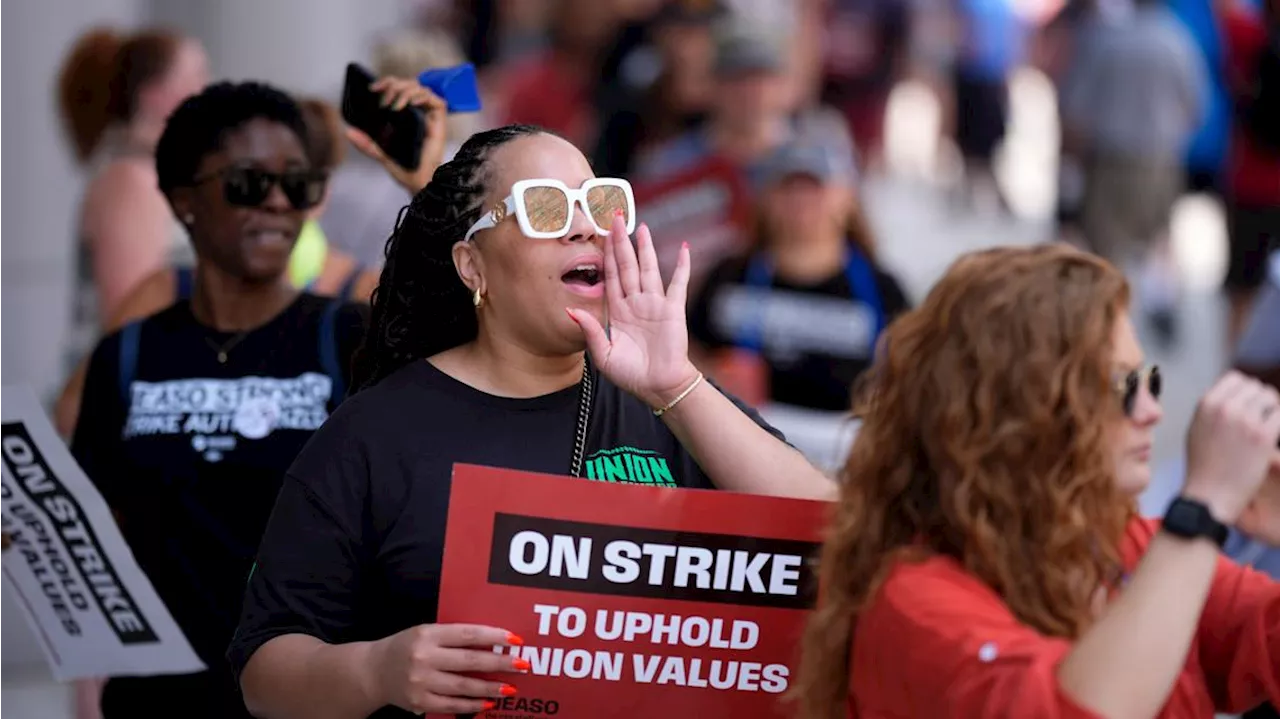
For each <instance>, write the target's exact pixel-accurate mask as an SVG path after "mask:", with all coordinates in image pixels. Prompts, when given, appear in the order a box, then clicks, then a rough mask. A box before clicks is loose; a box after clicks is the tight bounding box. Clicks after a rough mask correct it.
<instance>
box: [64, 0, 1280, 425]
mask: <svg viewBox="0 0 1280 719" xmlns="http://www.w3.org/2000/svg"><path fill="white" fill-rule="evenodd" d="M1274 16H1275V9H1274V3H1273V2H1271V3H1269V4H1268V3H1262V2H1256V1H1255V0H1215V2H1214V3H1212V4H1211V3H1210V2H1208V0H1174V1H1171V2H1163V1H1161V0H1070V1H1069V2H1066V3H1065V4H1061V5H1058V4H1054V3H1052V2H1051V1H1050V0H1045V1H1044V2H1038V3H1014V2H1013V1H1012V0H956V1H954V2H943V1H942V0H788V1H787V2H752V1H750V0H730V1H713V0H705V1H699V0H679V1H673V2H666V1H663V0H611V1H610V2H599V1H592V0H558V1H554V2H552V1H550V0H526V1H521V2H501V1H498V0H493V1H489V2H473V3H449V2H430V3H421V4H419V17H418V18H417V27H416V28H411V29H401V30H399V31H397V32H396V33H394V34H392V35H390V36H388V37H386V38H384V39H383V40H382V41H381V42H379V43H378V45H377V47H376V49H375V52H374V62H373V65H374V67H373V68H372V69H374V70H375V71H376V74H378V75H379V76H393V77H414V76H416V74H417V73H418V72H420V71H422V70H423V69H426V68H431V67H444V66H451V65H456V64H458V63H461V62H464V61H468V62H471V63H474V65H475V66H476V67H477V70H478V74H479V83H480V86H481V88H482V97H483V99H484V108H483V110H482V111H481V112H480V113H478V114H459V115H451V116H450V117H449V120H448V132H447V138H448V139H447V143H448V144H447V147H446V159H447V157H448V153H450V152H452V151H453V150H455V149H456V148H457V147H458V146H459V145H460V144H461V142H462V141H463V140H465V139H466V138H467V137H468V136H469V135H470V134H472V133H473V132H476V131H478V130H480V129H483V128H486V127H492V126H496V125H501V124H506V123H511V122H520V123H529V124H534V125H538V126H541V127H544V128H547V129H549V130H551V131H553V132H556V133H558V134H560V135H561V136H562V137H564V138H566V139H568V140H569V141H571V142H573V143H574V144H575V145H577V146H578V147H579V148H580V149H582V150H583V151H584V152H585V153H586V154H587V155H588V157H589V158H590V159H591V162H592V164H593V167H594V169H595V171H596V172H597V173H598V174H600V175H602V176H617V177H625V178H627V179H629V180H631V182H632V183H633V185H634V187H635V191H636V196H637V200H638V202H639V205H640V213H641V215H642V216H643V217H644V219H645V221H646V222H647V223H648V224H649V226H650V227H651V228H652V229H653V231H654V235H655V237H656V238H657V242H658V243H659V245H658V248H657V249H658V255H659V259H660V262H661V263H662V266H663V270H664V272H665V273H667V274H669V272H670V269H671V267H672V263H673V262H674V260H675V253H676V250H677V248H679V246H680V245H681V243H682V242H683V241H685V240H690V239H696V241H695V242H692V243H691V246H692V252H693V259H694V272H695V276H694V289H695V292H694V295H695V297H696V298H697V299H696V300H695V301H692V302H691V303H690V306H691V330H692V331H693V333H694V338H695V339H696V340H697V345H698V350H699V351H700V362H701V363H704V364H707V366H713V365H714V366H716V367H718V371H719V374H720V375H721V376H723V377H724V378H726V379H725V381H727V382H730V383H732V384H733V386H734V388H735V389H737V390H738V391H740V392H741V393H742V394H743V395H744V396H746V397H751V398H764V397H766V396H767V397H771V398H772V399H773V400H775V401H777V402H782V403H788V404H795V405H799V406H806V407H814V408H820V409H843V408H844V407H845V406H846V404H847V403H846V402H845V397H846V396H847V392H842V391H838V388H840V387H844V388H847V387H848V386H849V385H850V384H851V382H852V379H853V378H854V377H855V376H856V374H857V373H858V371H859V370H860V369H861V368H862V367H863V366H865V364H866V362H865V360H866V358H867V356H868V348H870V347H871V346H872V344H873V341H874V336H875V334H876V329H877V328H879V327H883V325H884V323H885V321H886V320H887V319H888V318H891V317H892V316H893V315H894V314H895V313H896V312H898V311H900V310H901V309H902V308H904V307H905V306H906V305H907V304H908V298H907V297H906V296H905V295H904V292H903V291H902V289H901V287H900V286H899V283H898V282H897V280H896V279H895V278H894V277H893V276H892V273H890V272H888V271H886V270H885V268H884V267H882V266H881V263H880V262H878V261H877V250H876V248H877V243H878V242H883V241H885V238H876V237H874V236H873V233H872V231H871V225H870V224H869V223H868V222H867V219H866V217H867V212H868V209H867V208H866V207H864V200H863V195H862V193H861V192H860V188H862V187H863V186H864V184H865V182H866V181H867V180H868V178H874V177H875V176H876V175H879V174H883V173H885V172H886V164H885V159H884V145H885V131H884V130H885V117H886V107H887V104H888V100H889V97H890V94H891V92H892V91H893V90H894V88H895V87H897V86H898V85H899V84H900V83H903V82H905V81H908V80H915V81H920V82H923V83H924V84H925V85H926V86H927V87H929V88H930V89H931V90H932V91H933V93H934V94H935V96H936V98H937V100H938V102H939V104H940V105H941V107H943V108H944V112H943V117H944V120H943V122H942V124H941V134H942V135H943V137H942V139H943V140H944V142H943V143H942V146H943V147H945V148H947V149H948V151H951V152H954V153H957V154H958V155H959V156H960V157H962V158H963V170H964V171H963V179H962V180H961V181H960V182H959V183H957V184H956V186H955V187H954V188H952V190H953V193H954V197H955V200H956V202H957V203H960V204H962V205H963V206H964V207H967V208H980V207H988V206H991V205H994V206H995V207H996V208H998V210H999V211H1001V212H1005V213H1007V212H1008V211H1009V209H1008V208H1009V204H1008V201H1007V199H1006V194H1007V192H1006V188H1004V187H1003V186H1002V182H1001V181H1000V180H999V179H998V178H997V177H996V174H995V173H994V172H993V163H994V159H995V157H996V155H997V153H998V152H999V151H1000V148H1001V144H1002V141H1003V139H1004V137H1005V135H1006V129H1007V125H1008V121H1009V116H1010V102H1009V82H1010V79H1011V77H1012V75H1013V73H1014V72H1015V71H1017V70H1018V69H1019V68H1026V67H1034V68H1036V69H1038V70H1039V71H1041V72H1043V73H1044V74H1045V75H1046V76H1047V77H1048V78H1049V79H1050V80H1051V81H1052V82H1053V84H1054V86H1055V88H1056V89H1057V94H1058V99H1059V102H1058V107H1059V115H1060V121H1061V122H1060V126H1061V129H1062V132H1061V153H1060V162H1059V179H1058V183H1057V186H1058V195H1059V201H1058V208H1057V212H1056V216H1055V220H1056V225H1057V227H1058V230H1059V234H1060V236H1061V237H1062V238H1063V239H1067V240H1069V241H1072V242H1076V243H1078V244H1081V245H1083V246H1085V247H1088V248H1090V249H1092V250H1094V251H1097V252H1099V253H1101V254H1103V255H1104V256H1106V257H1107V258H1108V259H1110V260H1111V261H1113V262H1114V263H1116V264H1117V265H1119V266H1121V267H1123V268H1124V269H1125V271H1126V273H1127V274H1129V275H1130V276H1131V277H1133V278H1134V279H1135V280H1136V281H1137V287H1138V292H1139V295H1140V298H1141V306H1142V309H1143V311H1144V312H1145V314H1146V315H1147V316H1148V319H1149V321H1150V323H1151V325H1152V327H1153V328H1154V329H1155V330H1156V331H1157V333H1158V334H1157V336H1158V337H1160V338H1161V339H1162V340H1165V341H1167V342H1169V343H1174V342H1176V341H1177V340H1178V335H1179V331H1178V330H1179V312H1178V308H1179V301H1180V296H1181V288H1180V280H1179V277H1180V272H1179V268H1178V267H1177V266H1176V262H1175V259H1174V256H1173V253H1172V252H1171V250H1170V242H1169V220H1170V215H1171V212H1172V208H1173V205H1174V202H1175V201H1176V200H1177V199H1178V198H1179V197H1181V196H1182V195H1183V194H1184V193H1186V192H1191V191H1197V192H1208V193H1211V194H1213V195H1215V196H1216V197H1218V198H1220V199H1221V201H1222V202H1223V204H1224V206H1225V208H1226V214H1227V217H1228V221H1229V237H1230V251H1229V263H1228V265H1229V266H1228V270H1227V276H1226V279H1225V282H1224V285H1225V291H1226V294H1227V296H1228V298H1229V300H1230V304H1231V312H1230V319H1229V322H1228V326H1227V328H1226V331H1225V333H1224V339H1225V341H1226V343H1227V345H1228V346H1230V344H1231V343H1232V342H1233V341H1234V339H1235V338H1236V337H1237V336H1238V334H1239V332H1240V330H1241V327H1242V324H1243V322H1244V321H1245V318H1246V316H1247V312H1248V308H1249V305H1250V301H1251V298H1252V296H1253V293H1254V291H1255V290H1256V288H1257V287H1258V286H1259V284H1260V283H1261V281H1262V278H1263V276H1264V274H1265V273H1264V267H1265V258H1266V257H1267V255H1268V253H1269V252H1270V250H1272V249H1274V248H1275V245H1276V239H1275V238H1276V235H1277V229H1276V228H1277V220H1278V211H1277V207H1278V206H1280V161H1277V159H1276V150H1275V147H1276V138H1275V127H1276V126H1277V124H1276V123H1275V122H1271V120H1272V119H1273V118H1274V114H1267V113H1274V110H1273V109H1269V108H1271V107H1274V104H1275V100H1274V93H1275V90H1274V89H1267V88H1274V86H1275V82H1276V81H1275V79H1274V75H1272V76H1270V77H1263V73H1264V71H1266V68H1268V67H1272V66H1273V65H1267V64H1266V62H1264V61H1265V60H1267V59H1268V58H1271V59H1274V53H1275V50H1274V43H1275V40H1274V34H1275V33H1274V29H1271V30H1268V24H1269V23H1270V25H1272V26H1273V25H1274V23H1275V20H1274ZM208 72H209V70H208V67H207V61H206V59H205V57H204V55H203V52H202V50H201V48H200V46H199V43H198V42H197V41H195V40H194V39H191V38H183V37H180V36H177V35H174V34H170V33H166V32H164V31H161V30H153V31H144V32H140V33H138V34H135V35H130V36H127V37H122V36H117V35H114V34H112V33H111V32H108V31H102V32H95V33H92V34H90V35H88V36H86V37H85V38H83V39H82V40H81V42H80V43H79V44H78V45H77V46H76V47H75V48H74V49H73V50H72V53H71V55H70V56H69V58H68V60H67V64H66V67H65V71H64V74H63V77H62V81H61V87H60V95H61V99H62V104H63V110H64V117H65V119H66V127H67V130H68V136H69V139H70V141H71V142H72V145H73V147H74V149H75V151H76V154H77V156H78V157H80V158H81V159H82V160H83V161H84V162H85V163H86V171H87V172H88V173H90V174H91V175H92V176H93V177H94V178H95V179H94V181H93V182H92V183H91V185H90V189H89V191H88V193H87V195H86V197H85V200H84V205H83V209H82V211H81V222H82V233H81V241H80V242H79V244H78V245H77V247H78V252H77V256H78V257H79V261H78V264H77V267H78V273H79V275H78V276H79V278H80V281H79V282H78V287H79V293H80V301H78V303H77V305H76V306H77V313H76V316H75V318H74V325H75V332H74V333H73V336H74V340H73V342H72V344H71V348H70V355H71V363H72V364H73V365H74V364H75V363H76V362H79V361H80V360H81V359H83V358H84V355H85V353H86V352H87V350H88V349H89V347H90V346H91V345H92V342H93V340H94V339H95V338H96V337H97V336H98V333H99V332H100V331H102V330H104V329H111V328H115V327H119V326H121V325H122V324H123V323H124V321H125V320H126V319H129V318H136V317H140V316H145V315H146V314H147V311H148V310H152V309H156V308H159V307H163V306H164V304H166V302H164V301H163V300H164V299H167V298H168V297H169V296H170V295H171V292H170V288H171V286H172V285H173V279H172V277H171V275H170V274H168V270H169V269H170V268H172V267H175V266H180V265H186V264H190V260H191V254H190V253H191V251H190V247H189V244H188V243H187V241H186V239H185V234H184V231H183V227H182V224H181V222H179V221H177V219H176V218H174V217H173V216H172V212H171V211H170V209H169V207H168V206H167V204H166V203H165V202H164V201H163V198H162V197H161V196H160V195H159V193H157V192H156V191H154V187H155V179H154V176H153V175H152V170H151V168H150V160H149V157H150V152H151V150H150V148H151V146H152V145H154V142H155V140H156V138H157V136H158V133H159V131H160V128H161V127H162V126H163V121H164V118H165V117H166V115H167V114H168V112H169V111H171V110H172V108H173V107H175V106H176V104H177V103H178V102H180V101H181V99H182V98H184V97H185V96H187V95H189V94H191V93H192V92H193V91H195V90H196V89H198V88H199V87H201V86H202V85H203V84H204V83H205V82H207V81H208V79H209V77H208ZM1270 72H1272V73H1274V70H1272V71H1270ZM1264 95H1265V96H1264ZM1258 98H1261V99H1258ZM305 100H306V102H305V105H304V106H305V108H306V109H307V112H308V118H309V122H310V125H311V139H312V143H311V144H312V145H313V148H312V149H313V151H314V153H315V154H314V157H315V158H316V160H317V164H318V165H319V166H320V167H322V168H323V169H324V170H325V171H326V173H327V175H328V178H329V179H328V184H327V187H326V191H325V198H324V200H323V202H321V203H320V204H319V205H317V206H316V207H315V208H313V209H312V210H311V211H310V215H309V217H310V219H309V220H308V221H307V222H306V224H305V226H304V230H303V233H302V235H301V237H300V239H299V242H298V247H297V249H296V250H295V253H294V258H293V260H292V261H291V266H290V275H291V277H293V279H294V280H295V281H296V282H297V283H298V285H299V286H307V287H311V288H313V289H316V290H318V291H321V292H326V293H330V292H335V291H337V290H339V289H340V288H341V287H342V286H343V285H344V284H345V283H347V280H348V279H352V278H353V277H355V276H356V275H359V273H360V272H362V271H365V270H369V271H371V272H370V273H369V274H368V275H367V276H366V277H364V278H356V279H355V280H354V281H353V284H354V285H355V290H356V292H357V294H358V295H360V296H366V297H367V296H368V291H370V290H371V289H372V286H373V284H374V283H375V282H374V274H373V273H376V271H377V269H378V268H379V266H380V265H381V263H382V257H383V247H384V245H385V243H386V241H387V237H388V236H389V234H390V231H391V229H392V228H393V226H394V223H395V220H396V217H397V213H398V212H399V209H400V208H401V207H402V206H404V205H405V204H407V202H408V200H409V199H410V195H409V193H408V192H407V191H406V190H405V189H404V188H403V187H401V186H400V185H399V184H398V183H397V182H396V181H395V179H394V178H393V177H392V176H390V175H388V173H387V172H385V171H384V170H383V168H381V167H379V166H378V164H377V163H376V162H374V161H371V160H370V159H369V158H368V157H366V156H365V155H363V154H361V153H359V152H348V151H347V142H346V141H345V139H344V137H343V128H342V122H341V118H340V117H339V116H338V113H337V111H336V109H335V107H334V105H333V104H332V103H330V102H327V101H326V100H325V99H319V98H306V99H305ZM984 200H987V201H985V202H984ZM871 211H872V212H874V208H872V210H871ZM889 240H890V241H891V240H892V238H889ZM752 257H754V258H756V260H757V261H756V262H755V263H754V264H752V259H751V258H752ZM850 258H854V259H850ZM766 260H767V261H766ZM855 260H856V263H865V264H866V265H867V272H866V273H864V274H866V280H867V281H866V282H861V283H855V282H854V274H853V273H852V272H850V271H842V270H847V269H848V267H845V266H846V265H849V266H850V267H851V266H852V264H851V263H853V262H855ZM766 264H767V265H769V266H768V267H767V268H765V265H766ZM775 265H776V267H775ZM775 271H776V273H777V276H776V277H774V275H773V273H774V272H775ZM157 272H159V273H160V274H159V275H157V274H156V273H157ZM353 273H355V274H354V275H353ZM757 285H760V287H757ZM762 289H764V290H772V291H771V292H766V293H765V294H761V292H760V291H759V290H762ZM744 293H745V294H744ZM131 295H132V296H133V302H132V303H130V302H126V299H127V298H129V297H130V296H131ZM139 295H144V296H145V297H143V298H142V301H141V304H140V305H138V304H137V302H138V296H139ZM147 297H151V298H154V297H160V298H161V300H160V301H154V302H153V301H151V300H148V299H147ZM742 297H748V299H745V300H743V299H741V298H742ZM735 298H737V299H735ZM770 298H772V300H771V299H770ZM832 298H841V299H853V300H854V301H853V302H847V301H840V300H837V301H835V302H832V301H831V299H832ZM744 302H745V305H749V306H751V307H754V308H756V309H753V310H751V311H746V310H744V309H743V307H744ZM133 305H136V306H133ZM815 313H820V316H821V317H822V318H823V320H822V324H821V326H816V325H815V324H814V323H811V322H797V321H795V318H797V317H800V316H818V314H815ZM752 323H755V324H752ZM748 325H751V327H748ZM849 330H852V331H849ZM833 338H839V339H833ZM753 343H756V344H760V345H761V346H760V347H757V346H756V344H753ZM737 349H747V350H750V351H749V352H748V353H746V354H744V353H742V352H736V351H734V350H737ZM757 349H762V350H763V357H764V358H765V362H764V363H763V366H753V365H756V364H760V363H756V362H753V361H743V358H744V357H746V358H748V359H749V358H750V357H757V356H761V353H760V352H756V351H755V350H757ZM766 379H767V380H769V381H767V382H766V381H765V380H766ZM73 395H74V393H72V394H69V395H66V396H64V401H69V400H68V398H70V397H72V396H73Z"/></svg>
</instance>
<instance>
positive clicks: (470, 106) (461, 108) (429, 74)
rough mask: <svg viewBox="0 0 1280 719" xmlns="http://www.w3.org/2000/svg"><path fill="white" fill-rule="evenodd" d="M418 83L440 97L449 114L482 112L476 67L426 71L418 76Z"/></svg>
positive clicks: (460, 66) (464, 66)
mask: <svg viewBox="0 0 1280 719" xmlns="http://www.w3.org/2000/svg"><path fill="white" fill-rule="evenodd" d="M418 83H419V84H421V85H422V86H423V87H425V88H427V89H428V90H430V91H432V92H434V93H435V94H437V95H439V96H440V99H442V100H444V102H445V105H446V106H447V107H448V111H449V112H479V110H480V90H479V88H478V87H477V86H476V66H475V65H472V64H471V63H465V64H462V65H458V66H456V67H441V68H433V69H431V70H424V71H423V72H422V73H421V74H420V75H418Z"/></svg>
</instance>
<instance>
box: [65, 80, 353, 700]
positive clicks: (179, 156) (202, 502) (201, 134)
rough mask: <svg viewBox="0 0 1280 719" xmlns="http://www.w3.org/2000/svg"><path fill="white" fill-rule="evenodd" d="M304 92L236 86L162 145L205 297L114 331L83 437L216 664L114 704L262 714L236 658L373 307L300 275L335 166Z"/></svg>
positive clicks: (80, 429)
mask: <svg viewBox="0 0 1280 719" xmlns="http://www.w3.org/2000/svg"><path fill="white" fill-rule="evenodd" d="M305 132H306V128H305V126H304V123H303V117H302V114H301V112H300V110H299V107H298V105H297V104H296V103H295V102H294V101H293V100H292V99H290V98H289V97H288V96H287V95H285V94H283V93H281V92H279V91H278V90H275V89H273V88H270V87H267V86H264V85H259V84H256V83H243V84H231V83H220V84H215V85H212V86H210V87H208V88H207V89H205V90H204V91H203V92H202V93H200V94H199V95H196V96H194V97H192V98H190V99H188V100H187V101H186V102H184V103H183V104H182V105H181V106H180V107H179V108H178V109H177V110H176V111H175V112H174V113H173V115H172V116H171V117H170V118H169V121H168V123H167V125H166V126H165V129H164V133H163V135H162V136H161V138H160V141H159V143H158V145H157V149H156V170H157V175H158V178H159V185H160V189H161V191H162V192H163V193H164V195H165V197H166V199H167V201H168V202H169V204H170V205H171V206H172V208H173V210H174V214H175V215H176V216H177V217H178V218H179V219H180V220H181V221H182V222H183V223H184V225H185V226H186V227H187V229H188V232H189V234H190V237H191V242H192V245H193V246H194V249H195V253H196V256H197V262H196V270H195V278H194V286H193V288H192V294H191V297H190V299H189V300H183V301H178V302H177V303H175V304H173V305H172V306H171V307H169V308H168V309H165V310H163V311H161V312H159V313H158V314H155V315H152V316H150V317H148V318H146V319H144V320H141V321H137V322H133V323H131V324H129V325H126V326H125V327H124V328H123V329H122V330H120V331H119V332H116V333H113V334H111V335H109V336H107V337H106V338H105V339H103V340H102V341H101V342H100V343H99V344H98V346H97V348H96V349H95V351H94V353H93V356H92V358H91V360H90V363H89V370H88V373H87V379H86V383H85V390H84V398H83V402H82V406H81V410H80V416H79V421H78V422H77V425H76V428H75V433H74V439H73V442H72V451H73V453H74V455H75V456H76V458H77V460H78V461H79V462H80V464H81V466H82V467H83V468H84V470H85V472H86V474H88V476H89V477H90V478H91V479H92V480H93V482H94V484H95V485H96V486H97V487H98V488H99V490H100V491H101V492H102V494H103V497H104V498H105V499H106V500H107V502H108V504H109V505H110V506H111V507H112V508H113V510H115V512H116V514H117V517H118V518H119V521H120V525H121V529H122V531H123V533H124V535H125V538H126V539H127V541H128V542H129V546H130V548H131V549H132V551H133V552H134V555H135V556H136V557H137V559H138V562H139V564H140V566H141V567H142V568H143V570H144V571H145V572H146V573H147V576H148V577H149V578H150V579H151V581H152V583H153V584H154V585H155V587H156V590H157V591H158V592H159V594H160V596H161V598H162V599H164V601H165V604H166V605H167V606H168V607H169V609H170V611H171V612H172V613H173V615H174V618H175V619H176V620H177V622H178V624H179V626H181V627H182V630H183V632H184V633H185V634H186V636H187V638H188V639H189V640H190V641H191V643H192V645H193V647H194V648H195V650H196V652H197V654H198V655H199V656H200V657H201V659H202V660H203V661H204V662H205V664H206V665H207V666H208V667H209V669H208V671H205V672H201V673H198V674H191V675H177V676H153V677H117V678H112V679H110V680H109V681H108V682H107V685H106V687H105V689H104V691H103V696H102V702H101V707H102V713H103V716H104V717H106V718H107V719H111V718H112V717H135V716H158V715H166V716H167V715H174V716H184V717H206V716H207V717H219V718H223V717H235V716H248V714H247V713H246V712H245V709H244V704H243V702H242V701H241V700H240V697H239V693H238V691H237V689H236V686H235V682H234V680H233V678H232V675H231V673H230V671H229V668H228V667H227V664H226V661H225V659H224V658H223V655H224V652H225V649H226V646H227V642H229V641H230V639H231V636H232V633H233V630H234V627H235V622H236V619H237V617H238V615H239V612H240V605H241V601H242V598H243V588H244V582H245V579H246V578H247V577H248V575H249V570H250V567H251V566H252V561H253V554H254V551H255V549H256V547H257V544H258V541H259V539H260V538H261V536H262V530H263V526H264V525H265V523H266V519H267V516H268V514H269V513H270V509H271V506H272V504H273V503H274V501H275V498H276V495H277V493H278V492H279V490H280V485H281V480H282V477H283V475H284V472H285V470H286V469H287V467H288V466H289V464H290V463H291V462H292V461H293V459H294V457H295V456H296V455H297V453H298V451H299V450H300V449H301V448H302V446H303V444H304V443H305V442H307V440H308V439H310V437H311V435H312V433H313V432H314V431H315V429H316V428H317V427H319V426H320V425H321V423H323V422H324V421H325V419H326V418H327V417H328V416H329V413H330V412H331V411H333V409H334V408H335V407H336V406H337V405H338V402H339V401H340V400H341V399H342V398H343V396H344V394H345V392H346V390H345V387H346V386H347V384H348V383H349V376H348V373H347V369H348V367H349V366H350V358H351V356H352V354H353V352H354V349H355V347H356V345H357V344H358V342H359V340H360V337H361V335H362V333H363V327H364V319H363V318H364V312H363V311H362V310H361V309H360V306H359V305H354V304H349V303H346V302H345V301H343V300H341V299H333V298H323V297H318V296H315V295H311V294H308V293H305V292H301V291H299V290H298V289H296V288H295V287H294V286H293V285H292V284H291V283H290V281H289V279H288V277H287V276H286V268H287V267H288V262H289V256H290V253H291V251H292V249H293V246H294V243H295V242H296V240H297V237H298V233H299V231H300V230H301V228H302V224H303V222H304V220H305V219H306V216H307V213H308V211H309V210H310V209H312V208H313V207H314V205H315V204H316V203H317V202H319V201H320V199H321V197H322V196H323V194H324V188H325V176H324V174H323V173H322V172H317V170H316V169H315V168H314V166H313V164H312V161H311V158H310V157H309V156H308V153H307V152H306V151H305V149H304V136H305Z"/></svg>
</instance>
